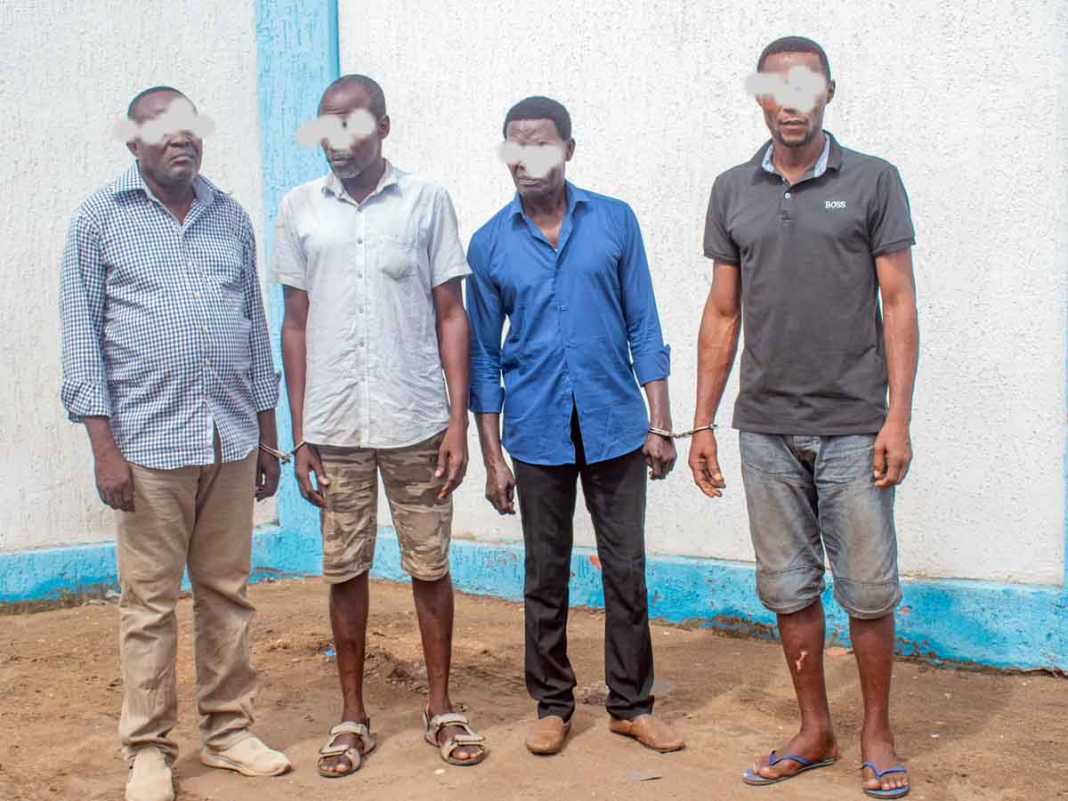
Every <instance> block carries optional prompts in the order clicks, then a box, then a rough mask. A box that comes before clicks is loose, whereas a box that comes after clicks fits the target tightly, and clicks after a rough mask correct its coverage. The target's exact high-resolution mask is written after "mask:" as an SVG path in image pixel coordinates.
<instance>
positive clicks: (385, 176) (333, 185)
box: [323, 159, 400, 203]
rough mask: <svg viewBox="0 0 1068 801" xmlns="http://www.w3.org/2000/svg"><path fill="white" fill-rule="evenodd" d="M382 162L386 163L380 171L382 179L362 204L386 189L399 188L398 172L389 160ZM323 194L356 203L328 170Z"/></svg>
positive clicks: (331, 171) (338, 179) (335, 176)
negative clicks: (390, 187) (384, 167)
mask: <svg viewBox="0 0 1068 801" xmlns="http://www.w3.org/2000/svg"><path fill="white" fill-rule="evenodd" d="M383 161H384V162H385V163H386V169H384V170H383V171H382V177H381V178H379V179H378V185H377V186H375V191H373V192H372V193H371V194H369V195H368V196H367V197H365V198H364V199H363V202H364V203H366V202H367V201H368V200H370V199H371V198H373V197H374V196H375V195H377V194H379V193H381V192H382V191H383V190H385V189H386V187H389V186H396V187H398V188H399V187H400V170H398V169H397V168H396V167H394V166H393V164H392V162H390V160H389V159H383ZM323 193H324V194H326V193H329V194H331V195H334V197H337V198H341V199H347V200H350V201H351V202H353V203H355V202H356V201H354V200H352V198H351V197H350V196H349V193H348V192H346V191H345V185H344V184H343V183H342V182H341V179H340V178H338V177H337V175H336V174H335V173H334V171H333V170H330V172H328V173H327V174H326V178H325V179H324V181H323Z"/></svg>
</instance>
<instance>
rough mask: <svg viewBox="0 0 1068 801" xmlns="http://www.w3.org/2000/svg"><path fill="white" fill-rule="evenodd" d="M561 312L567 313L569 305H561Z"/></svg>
mask: <svg viewBox="0 0 1068 801" xmlns="http://www.w3.org/2000/svg"><path fill="white" fill-rule="evenodd" d="M560 311H567V304H566V303H561V304H560Z"/></svg>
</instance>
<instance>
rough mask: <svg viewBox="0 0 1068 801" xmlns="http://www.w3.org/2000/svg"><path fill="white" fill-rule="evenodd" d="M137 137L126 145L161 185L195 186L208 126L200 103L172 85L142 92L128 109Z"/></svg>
mask: <svg viewBox="0 0 1068 801" xmlns="http://www.w3.org/2000/svg"><path fill="white" fill-rule="evenodd" d="M126 117H127V119H128V120H129V122H130V123H132V125H131V126H130V131H131V133H132V136H133V138H132V139H130V140H128V141H127V142H126V147H127V148H128V149H129V150H130V152H131V153H133V155H134V157H135V158H136V159H137V163H138V165H139V166H140V168H141V174H142V175H144V176H146V177H148V178H150V179H151V180H152V182H153V183H155V184H156V185H158V186H165V187H181V186H191V185H192V183H193V179H194V178H196V176H197V173H198V172H200V162H201V159H202V157H203V153H204V142H203V139H202V138H201V135H202V133H203V130H204V128H205V126H204V124H203V121H202V120H200V119H198V117H197V110H196V107H195V106H194V105H193V104H192V103H191V102H190V101H189V99H188V98H187V97H186V96H185V95H183V94H182V93H181V92H179V91H178V90H177V89H173V88H171V87H169V86H154V87H152V88H151V89H145V90H144V91H143V92H140V93H139V94H138V95H137V96H136V97H134V99H133V100H131V101H130V105H129V107H128V108H127V110H126Z"/></svg>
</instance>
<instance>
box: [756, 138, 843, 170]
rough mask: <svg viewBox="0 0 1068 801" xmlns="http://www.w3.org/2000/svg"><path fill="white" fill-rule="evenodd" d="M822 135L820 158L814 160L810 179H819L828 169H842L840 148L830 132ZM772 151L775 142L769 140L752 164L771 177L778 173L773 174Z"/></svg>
mask: <svg viewBox="0 0 1068 801" xmlns="http://www.w3.org/2000/svg"><path fill="white" fill-rule="evenodd" d="M823 133H824V136H825V140H824V142H823V152H822V153H820V157H819V158H818V159H816V163H815V164H814V165H813V167H812V176H811V177H813V178H819V177H820V176H821V175H823V174H824V173H825V172H827V170H828V169H832V170H839V169H841V167H842V148H841V147H840V146H839V144H838V141H837V140H836V139H835V138H834V135H833V134H832V133H831V132H830V131H826V130H825V131H824V132H823ZM774 150H775V141H774V140H771V141H769V142H768V143H767V144H766V145H764V146H762V147H761V148H760V150H758V151H757V152H756V155H755V156H753V159H752V162H753V163H756V164H759V165H760V167H761V169H763V170H764V172H770V173H771V174H772V175H777V174H778V173H776V172H775V166H774V165H773V164H772V163H771V154H772V153H773V152H774Z"/></svg>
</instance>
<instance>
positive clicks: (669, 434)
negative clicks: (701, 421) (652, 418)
mask: <svg viewBox="0 0 1068 801" xmlns="http://www.w3.org/2000/svg"><path fill="white" fill-rule="evenodd" d="M715 430H716V424H715V423H709V424H708V425H704V426H698V427H697V428H691V429H690V430H689V431H681V432H679V433H678V434H676V433H675V432H673V431H667V430H665V429H663V428H653V427H652V426H649V433H650V434H657V435H659V436H661V437H665V438H667V439H683V438H684V437H692V436H693V435H694V434H696V433H697V432H698V431H715Z"/></svg>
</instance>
